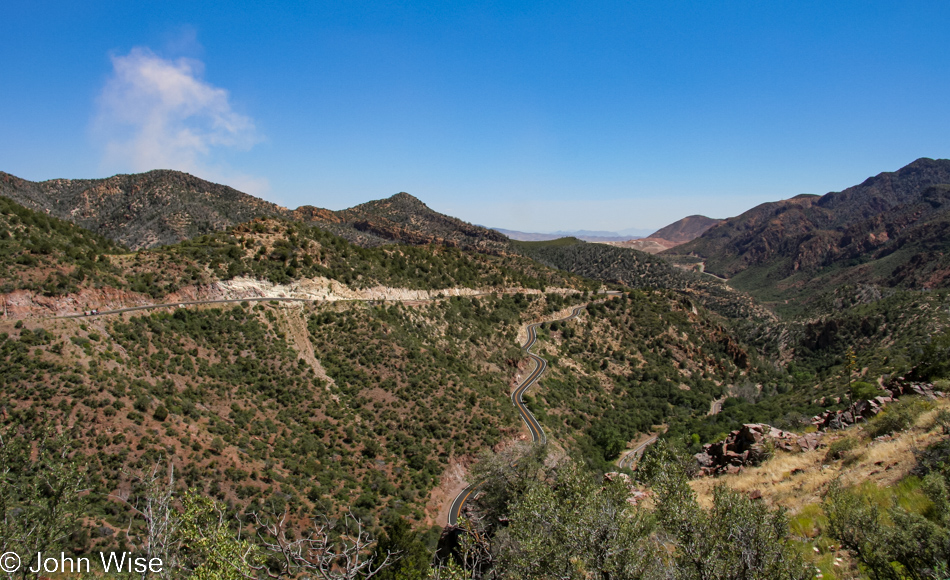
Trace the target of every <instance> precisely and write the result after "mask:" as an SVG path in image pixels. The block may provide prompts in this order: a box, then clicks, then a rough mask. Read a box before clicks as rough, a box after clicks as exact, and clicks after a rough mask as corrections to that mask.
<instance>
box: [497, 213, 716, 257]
mask: <svg viewBox="0 0 950 580" xmlns="http://www.w3.org/2000/svg"><path fill="white" fill-rule="evenodd" d="M719 221H720V220H716V219H712V218H708V217H706V216H701V215H694V216H689V217H686V218H683V219H681V220H679V221H676V222H674V223H672V224H670V225H668V226H666V227H664V228H661V229H659V230H657V231H656V232H653V231H652V230H648V229H643V228H628V229H626V230H620V231H619V232H607V231H591V230H575V231H556V232H553V233H531V232H519V231H516V230H506V229H502V228H491V229H493V230H495V231H496V232H501V233H503V234H505V235H506V236H508V237H509V238H511V239H512V240H518V241H521V242H546V241H550V240H557V239H560V238H577V239H579V240H584V241H585V242H597V243H610V242H633V241H635V240H641V239H646V238H654V240H653V241H652V242H646V244H645V246H646V247H649V248H651V249H653V246H656V247H659V248H660V249H667V248H670V247H673V245H676V244H681V243H683V242H687V241H689V240H692V239H693V238H695V237H698V236H699V235H700V234H702V233H703V232H704V231H706V230H707V229H709V228H710V227H712V226H713V225H715V224H717V223H719ZM651 232H652V233H651ZM656 239H659V240H665V241H667V242H672V244H666V245H662V244H661V245H657V244H656V243H655V240H656ZM612 245H620V244H612ZM622 247H633V248H636V249H638V250H642V249H643V248H641V247H639V245H636V244H631V245H627V244H623V245H622ZM644 251H650V250H644ZM656 251H660V250H656ZM651 253H655V252H651Z"/></svg>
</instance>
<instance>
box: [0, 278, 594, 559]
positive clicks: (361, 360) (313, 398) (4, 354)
mask: <svg viewBox="0 0 950 580" xmlns="http://www.w3.org/2000/svg"><path fill="white" fill-rule="evenodd" d="M583 300H585V298H584V296H583V295H582V294H577V295H566V296H562V295H559V294H550V295H537V294H521V293H516V294H498V295H489V296H483V297H477V298H470V297H453V298H447V299H443V300H437V301H433V302H431V303H426V304H425V305H419V306H413V307H407V306H405V305H401V304H393V303H389V304H378V303H377V304H364V303H353V304H344V303H337V304H334V303H326V304H314V305H293V306H291V305H286V304H281V303H254V304H253V305H252V304H251V303H243V304H234V305H230V306H224V307H217V306H216V307H198V308H178V309H174V310H164V311H156V312H152V313H149V314H144V315H139V314H134V315H130V314H126V315H121V316H114V317H108V318H96V319H82V320H61V321H27V323H26V324H24V323H22V322H20V323H17V324H12V323H4V324H5V325H4V329H5V330H6V331H5V332H3V333H0V408H3V409H4V413H5V414H4V415H3V417H4V419H3V421H4V422H9V421H16V422H18V423H19V424H23V425H28V426H31V428H32V427H35V426H37V425H43V424H50V425H58V426H61V428H62V429H63V430H64V432H65V433H67V434H68V437H69V439H70V441H71V443H70V445H71V449H72V451H71V453H75V454H76V456H77V457H80V458H82V459H81V460H82V461H83V462H84V463H85V464H87V465H88V466H89V473H90V474H91V475H90V478H89V482H88V485H89V489H90V492H89V494H88V502H89V507H88V510H89V513H90V514H92V516H91V517H93V518H95V521H96V526H97V527H98V528H105V529H109V530H117V529H120V528H121V527H122V526H123V525H124V524H123V521H124V520H126V519H128V518H129V517H130V514H129V512H128V508H127V507H126V506H124V505H120V504H116V502H115V501H114V499H112V495H114V494H115V493H116V490H117V489H121V488H123V486H125V485H127V484H128V474H129V473H130V472H134V471H142V470H145V469H146V468H147V467H148V466H150V465H152V464H153V463H154V462H155V461H157V460H159V459H160V458H167V460H168V461H171V462H172V463H174V464H175V465H176V480H177V481H179V482H180V483H181V485H182V486H183V488H188V489H191V490H193V491H195V492H196V493H200V494H203V495H205V496H208V497H211V498H213V499H215V500H216V501H218V502H224V503H226V504H227V505H228V506H230V509H233V510H234V511H235V512H238V513H251V512H255V513H256V512H258V511H260V510H263V509H268V510H272V511H273V510H285V511H286V512H287V513H288V514H291V515H290V518H291V521H292V522H293V525H294V526H296V525H298V520H299V518H301V517H303V514H305V513H310V512H312V511H317V512H319V513H326V514H329V515H332V514H339V513H341V511H342V510H344V509H350V510H352V512H353V513H354V515H355V516H356V517H358V518H360V520H361V521H363V522H364V523H365V524H366V525H367V526H368V529H370V530H372V531H373V532H374V533H375V532H378V530H379V529H380V527H381V526H383V525H384V524H385V523H386V522H392V521H395V520H396V519H399V518H407V519H409V520H411V521H413V522H420V521H422V520H423V519H424V518H425V512H424V509H425V506H426V503H427V501H428V497H429V492H430V491H431V489H432V488H433V486H435V485H436V484H438V482H439V479H440V477H441V475H442V473H443V471H444V470H445V467H446V465H447V464H448V462H449V461H451V460H453V459H455V458H458V457H460V456H465V455H470V454H473V453H475V452H476V451H478V450H480V449H482V448H484V447H490V446H493V445H495V444H497V443H498V442H499V441H500V440H501V439H502V438H503V437H505V436H511V435H513V434H514V433H516V432H517V431H518V430H519V429H520V421H519V419H518V415H517V412H516V411H515V410H514V409H513V408H512V406H511V404H510V402H509V401H508V383H509V381H510V380H511V377H512V375H513V374H514V373H515V371H516V367H517V365H518V364H519V362H520V360H521V358H522V356H523V353H522V351H521V350H520V349H519V348H518V347H517V343H516V337H517V332H518V330H519V329H520V328H521V327H522V325H523V324H524V322H525V320H526V319H528V318H533V317H537V316H545V315H548V314H550V313H551V312H555V311H559V310H562V309H564V308H566V307H569V306H571V305H573V304H576V303H579V302H581V301H583ZM291 316H296V317H300V319H301V320H302V323H303V330H304V332H303V335H302V336H299V335H296V334H295V332H297V331H298V330H299V328H295V327H294V326H293V325H289V324H288V320H289V319H290V317H291ZM301 344H309V345H310V348H311V349H312V352H313V355H314V356H315V357H316V359H317V360H318V361H319V363H320V364H321V365H322V374H318V370H320V369H316V368H314V367H313V366H312V365H311V363H309V362H308V360H307V358H306V357H305V356H304V355H303V353H304V351H305V350H306V348H304V350H299V349H300V348H302V347H301V346H300V345H301ZM103 537H104V538H105V536H103ZM107 540H108V538H106V539H104V540H97V541H102V542H105V541H107Z"/></svg>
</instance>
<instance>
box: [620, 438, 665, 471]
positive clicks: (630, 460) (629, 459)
mask: <svg viewBox="0 0 950 580" xmlns="http://www.w3.org/2000/svg"><path fill="white" fill-rule="evenodd" d="M656 438H657V435H653V436H652V437H650V438H649V439H647V440H646V441H644V442H643V443H641V444H640V445H638V446H637V448H636V449H634V450H632V451H628V452H627V454H626V455H624V456H623V457H621V458H620V461H618V462H617V467H619V468H620V469H623V468H624V467H627V468H630V467H633V464H634V463H636V461H637V459H639V458H640V456H641V455H643V450H644V449H646V448H647V447H649V446H650V445H653V444H654V443H656Z"/></svg>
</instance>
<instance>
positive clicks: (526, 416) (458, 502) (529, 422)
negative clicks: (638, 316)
mask: <svg viewBox="0 0 950 580" xmlns="http://www.w3.org/2000/svg"><path fill="white" fill-rule="evenodd" d="M584 308H585V306H578V307H576V308H574V310H573V312H571V314H570V316H567V317H565V318H558V319H556V320H549V321H544V322H535V323H534V324H529V325H528V326H527V329H526V330H527V331H528V340H527V341H526V342H525V343H524V345H522V347H521V348H523V349H524V350H525V352H526V353H528V356H529V357H531V359H532V360H534V362H535V369H534V370H533V371H532V372H531V374H530V375H528V378H526V379H525V380H523V381H522V382H521V384H520V385H518V387H517V388H516V389H515V390H514V391H512V392H511V402H512V403H514V405H515V408H516V409H518V414H519V415H521V420H522V421H524V424H525V426H527V427H528V431H530V432H531V441H532V442H534V443H547V442H548V438H547V436H546V435H545V434H544V429H542V428H541V424H540V423H538V420H537V419H535V417H534V415H533V414H532V413H531V411H530V410H528V407H527V406H526V405H525V404H524V399H523V397H524V393H525V391H527V390H528V389H530V388H531V387H532V386H533V385H534V384H535V383H537V382H538V379H539V378H541V375H543V374H544V371H545V369H547V368H548V361H546V360H544V359H543V358H541V357H539V356H538V355H536V354H534V353H533V352H531V347H532V346H534V344H535V343H536V342H537V341H538V326H540V325H542V324H545V323H547V322H563V321H565V320H571V319H572V318H577V315H578V314H580V313H581V310H583V309H584ZM477 488H478V482H476V483H473V484H471V485H469V486H468V487H466V488H465V489H463V490H462V492H461V493H459V494H458V495H457V496H456V497H455V500H454V501H453V502H452V507H451V508H450V509H449V518H448V523H449V525H450V526H456V525H458V520H459V516H461V514H462V507H464V506H465V502H466V501H468V498H469V497H471V496H472V494H473V493H475V490H476V489H477Z"/></svg>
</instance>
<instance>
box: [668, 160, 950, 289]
mask: <svg viewBox="0 0 950 580" xmlns="http://www.w3.org/2000/svg"><path fill="white" fill-rule="evenodd" d="M664 255H667V256H670V257H678V258H680V259H683V258H692V259H697V258H698V259H700V260H702V261H703V262H705V270H706V271H707V272H709V273H712V274H715V275H718V276H722V277H724V278H730V279H731V283H732V285H733V286H735V287H736V288H740V289H744V290H748V291H750V292H754V293H759V295H760V296H763V297H764V296H765V295H766V294H767V295H768V296H769V297H771V298H773V299H788V298H792V297H795V296H796V295H802V296H813V295H816V293H817V291H819V290H821V289H827V288H830V287H833V286H835V285H839V284H841V283H868V284H882V285H886V286H902V287H925V288H935V287H945V286H947V285H948V282H950V160H947V159H938V160H934V159H927V158H922V159H918V160H917V161H914V162H913V163H911V164H909V165H907V166H906V167H903V168H901V169H899V170H897V171H894V172H886V173H881V174H878V175H876V176H874V177H871V178H869V179H867V180H865V181H864V182H863V183H861V184H860V185H855V186H854V187H849V188H848V189H845V190H844V191H840V192H831V193H828V194H826V195H823V196H817V195H799V196H796V197H793V198H791V199H787V200H784V201H777V202H771V203H764V204H762V205H759V206H757V207H754V208H752V209H750V210H749V211H747V212H745V213H743V214H742V215H739V216H737V217H734V218H729V219H727V220H723V221H722V222H721V223H719V224H718V225H716V226H714V227H712V228H710V229H709V230H707V231H706V232H705V233H704V234H703V235H702V236H700V237H699V238H696V239H694V240H692V241H690V242H687V243H684V244H682V245H680V246H677V247H675V248H673V249H671V250H668V251H666V252H665V253H664Z"/></svg>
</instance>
